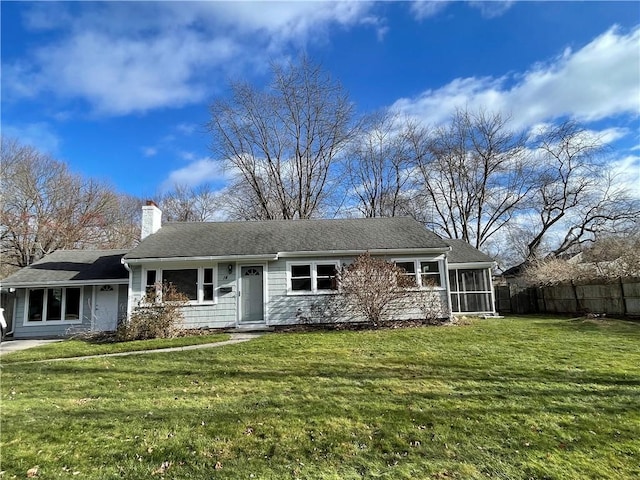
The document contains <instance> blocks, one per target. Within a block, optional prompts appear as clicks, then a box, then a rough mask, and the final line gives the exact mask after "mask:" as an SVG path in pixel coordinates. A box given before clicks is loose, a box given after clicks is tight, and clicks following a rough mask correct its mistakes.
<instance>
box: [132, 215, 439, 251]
mask: <svg viewBox="0 0 640 480" xmlns="http://www.w3.org/2000/svg"><path fill="white" fill-rule="evenodd" d="M421 248H441V249H446V248H447V244H446V243H445V242H444V241H442V239H441V238H440V237H439V236H438V235H436V234H435V233H433V232H430V231H428V230H426V229H425V228H424V227H423V226H422V225H421V224H420V223H419V222H417V221H415V220H413V219H411V218H406V217H395V218H356V219H336V220H269V221H247V222H205V223H197V222H191V223H169V224H166V225H164V226H163V227H162V228H161V229H160V230H159V231H158V232H156V233H154V234H153V235H150V236H149V237H147V238H145V239H144V240H143V241H142V242H141V243H140V244H139V245H138V246H137V247H136V248H134V249H133V250H131V251H130V252H129V253H128V254H127V255H125V259H142V258H175V257H207V256H212V257H217V256H236V255H275V254H278V253H284V252H328V251H335V252H339V251H366V250H399V249H421Z"/></svg>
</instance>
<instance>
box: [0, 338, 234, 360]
mask: <svg viewBox="0 0 640 480" xmlns="http://www.w3.org/2000/svg"><path fill="white" fill-rule="evenodd" d="M229 338H231V337H230V335H228V334H226V333H213V334H210V335H194V336H185V337H177V338H155V339H152V340H134V341H131V342H100V343H96V342H93V341H88V340H73V339H71V340H64V341H62V342H56V343H49V344H47V345H42V346H40V347H36V348H29V349H27V350H19V351H16V352H11V353H5V354H4V355H2V357H0V364H7V363H15V362H33V361H42V360H49V359H52V358H72V357H84V356H87V355H103V354H109V353H123V352H136V351H140V350H158V349H161V348H172V347H185V346H187V345H202V344H206V343H217V342H223V341H225V340H229Z"/></svg>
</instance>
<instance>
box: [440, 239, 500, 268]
mask: <svg viewBox="0 0 640 480" xmlns="http://www.w3.org/2000/svg"><path fill="white" fill-rule="evenodd" d="M444 241H445V242H446V243H447V244H448V245H449V246H450V247H451V252H449V254H448V255H447V258H448V260H449V263H450V264H451V263H479V262H493V261H494V260H493V258H491V257H490V256H489V255H486V254H484V253H482V252H481V251H480V250H478V249H477V248H475V247H472V246H471V245H469V244H468V243H467V242H465V241H464V240H460V239H455V238H447V239H445V240H444Z"/></svg>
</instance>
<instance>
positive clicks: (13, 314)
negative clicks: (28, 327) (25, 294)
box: [3, 292, 18, 337]
mask: <svg viewBox="0 0 640 480" xmlns="http://www.w3.org/2000/svg"><path fill="white" fill-rule="evenodd" d="M9 293H11V292H9ZM16 308H18V296H17V295H14V296H13V312H11V330H9V331H8V332H4V335H3V336H4V337H6V336H8V335H13V331H14V330H15V329H16Z"/></svg>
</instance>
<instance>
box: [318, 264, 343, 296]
mask: <svg viewBox="0 0 640 480" xmlns="http://www.w3.org/2000/svg"><path fill="white" fill-rule="evenodd" d="M336 274H337V270H336V266H335V265H334V264H332V263H330V264H324V265H323V264H318V265H316V283H317V285H316V286H317V290H337V289H338V284H337V282H336Z"/></svg>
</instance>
